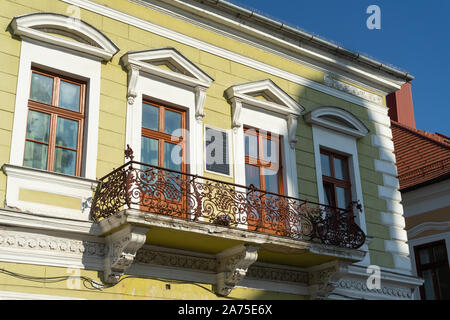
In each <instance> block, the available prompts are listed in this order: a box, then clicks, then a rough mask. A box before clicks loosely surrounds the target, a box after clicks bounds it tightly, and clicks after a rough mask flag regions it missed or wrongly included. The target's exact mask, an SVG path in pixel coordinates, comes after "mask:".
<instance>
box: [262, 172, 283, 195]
mask: <svg viewBox="0 0 450 320" xmlns="http://www.w3.org/2000/svg"><path fill="white" fill-rule="evenodd" d="M264 182H265V187H266V191H268V192H272V193H280V189H279V185H278V174H277V171H274V170H270V169H264Z"/></svg>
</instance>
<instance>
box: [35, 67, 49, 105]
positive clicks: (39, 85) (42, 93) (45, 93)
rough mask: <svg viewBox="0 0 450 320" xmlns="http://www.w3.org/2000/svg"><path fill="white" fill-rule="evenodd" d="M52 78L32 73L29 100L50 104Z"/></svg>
mask: <svg viewBox="0 0 450 320" xmlns="http://www.w3.org/2000/svg"><path fill="white" fill-rule="evenodd" d="M52 98H53V78H52V77H47V76H44V75H42V74H38V73H34V72H33V75H32V76H31V89H30V100H33V101H37V102H42V103H45V104H52Z"/></svg>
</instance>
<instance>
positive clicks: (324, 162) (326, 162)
mask: <svg viewBox="0 0 450 320" xmlns="http://www.w3.org/2000/svg"><path fill="white" fill-rule="evenodd" d="M320 162H321V168H322V175H324V176H327V177H331V167H330V156H328V155H327V154H323V153H321V154H320Z"/></svg>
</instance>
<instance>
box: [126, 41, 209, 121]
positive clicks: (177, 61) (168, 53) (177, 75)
mask: <svg viewBox="0 0 450 320" xmlns="http://www.w3.org/2000/svg"><path fill="white" fill-rule="evenodd" d="M121 60H122V63H123V65H124V66H125V68H127V70H128V73H129V77H128V103H129V104H130V105H133V104H134V99H135V98H136V95H137V93H136V86H137V80H138V77H139V75H140V72H143V73H147V74H150V75H153V76H157V77H159V78H162V79H164V80H169V81H172V82H175V83H177V84H181V85H184V86H187V87H190V88H193V89H194V90H195V95H196V115H195V116H196V118H197V120H199V121H201V120H202V119H203V116H204V112H203V106H204V102H205V99H206V89H208V88H209V87H210V86H211V84H212V82H213V81H214V79H213V78H211V77H210V76H209V75H208V74H206V73H205V72H204V71H202V70H201V69H200V68H198V67H197V66H196V65H195V64H193V63H192V62H191V61H189V60H188V59H187V58H186V57H185V56H183V55H182V54H181V53H180V52H178V51H177V50H176V49H174V48H163V49H155V50H145V51H137V52H128V53H127V54H125V55H124V56H123V57H122V58H121Z"/></svg>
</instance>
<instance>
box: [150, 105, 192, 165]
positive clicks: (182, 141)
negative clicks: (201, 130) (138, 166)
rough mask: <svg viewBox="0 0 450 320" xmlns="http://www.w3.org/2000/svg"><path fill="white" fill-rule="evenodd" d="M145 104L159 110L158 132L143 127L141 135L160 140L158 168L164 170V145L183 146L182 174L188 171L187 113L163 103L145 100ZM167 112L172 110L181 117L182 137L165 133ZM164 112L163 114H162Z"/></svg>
mask: <svg viewBox="0 0 450 320" xmlns="http://www.w3.org/2000/svg"><path fill="white" fill-rule="evenodd" d="M142 103H143V104H147V105H151V106H154V107H157V108H158V109H159V112H158V131H155V130H152V129H148V128H144V127H143V126H142V132H141V135H142V136H143V137H146V138H150V139H155V140H158V167H161V168H164V143H165V142H168V143H170V144H175V145H179V146H181V172H186V171H187V166H186V136H185V135H186V111H184V110H180V109H177V108H173V107H170V106H167V105H163V104H161V103H156V102H154V101H150V100H143V101H142ZM165 110H170V111H172V112H176V113H178V114H180V115H181V131H182V134H181V137H176V136H173V135H171V134H168V133H165V132H164V129H165V117H164V114H165ZM161 111H162V112H161Z"/></svg>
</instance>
